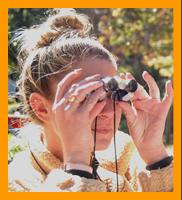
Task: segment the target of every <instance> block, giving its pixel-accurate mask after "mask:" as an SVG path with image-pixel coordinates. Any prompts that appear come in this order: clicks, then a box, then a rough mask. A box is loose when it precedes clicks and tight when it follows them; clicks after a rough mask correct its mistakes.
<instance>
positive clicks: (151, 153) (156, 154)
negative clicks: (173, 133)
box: [142, 146, 168, 165]
mask: <svg viewBox="0 0 182 200" xmlns="http://www.w3.org/2000/svg"><path fill="white" fill-rule="evenodd" d="M144 152H145V154H143V156H142V158H143V160H144V161H145V163H146V164H147V165H151V164H153V163H156V162H158V161H160V160H162V159H164V158H165V157H167V156H168V153H167V151H166V149H165V147H164V146H163V147H160V148H155V149H150V150H147V151H144Z"/></svg>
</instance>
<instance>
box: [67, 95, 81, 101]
mask: <svg viewBox="0 0 182 200" xmlns="http://www.w3.org/2000/svg"><path fill="white" fill-rule="evenodd" d="M67 101H68V102H69V103H73V102H79V103H80V101H79V100H78V97H77V95H74V94H72V95H70V97H69V98H68V100H67Z"/></svg>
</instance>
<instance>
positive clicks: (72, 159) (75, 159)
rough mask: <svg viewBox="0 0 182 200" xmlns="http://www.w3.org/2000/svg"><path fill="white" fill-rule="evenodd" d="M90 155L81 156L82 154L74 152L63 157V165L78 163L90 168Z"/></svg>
mask: <svg viewBox="0 0 182 200" xmlns="http://www.w3.org/2000/svg"><path fill="white" fill-rule="evenodd" d="M90 158H91V155H87V154H83V152H74V153H72V154H67V155H66V156H65V155H64V163H65V164H66V163H79V164H80V165H86V166H90Z"/></svg>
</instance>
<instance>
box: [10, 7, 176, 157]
mask: <svg viewBox="0 0 182 200" xmlns="http://www.w3.org/2000/svg"><path fill="white" fill-rule="evenodd" d="M76 10H77V11H78V12H80V13H85V14H86V15H88V16H89V18H90V21H91V22H92V24H93V25H94V33H95V35H96V36H97V37H98V39H99V41H100V42H101V43H102V44H103V45H104V46H105V47H106V48H107V49H108V50H109V51H111V52H112V54H113V55H114V56H115V57H116V59H117V63H118V67H119V72H131V73H133V75H134V76H135V78H136V80H137V81H138V82H140V83H141V84H142V85H143V86H144V87H145V88H146V90H148V88H147V86H146V85H145V82H144V81H143V79H142V72H143V71H144V70H147V71H148V72H149V73H151V74H152V76H153V77H154V78H155V80H156V82H157V84H158V86H159V88H160V91H161V98H162V97H163V96H164V92H165V82H166V81H167V80H168V79H171V80H172V78H173V10H172V9H157V8H152V9H149V8H142V9H139V8H138V9H133V8H132V9H121V8H113V9H111V8H109V9H100V8H98V9H97V8H94V9H92V8H91V9H76ZM49 12H50V9H9V26H8V33H9V34H8V38H9V51H8V56H9V67H8V72H9V79H8V80H9V81H8V94H9V100H8V105H9V106H8V111H9V117H8V121H9V146H10V147H9V156H10V160H11V158H12V157H13V156H14V155H15V154H16V153H17V152H19V151H21V150H23V149H24V145H22V144H19V143H18V142H15V140H14V139H13V138H16V140H17V138H18V137H17V135H18V130H19V128H20V127H21V126H22V125H23V121H22V120H21V121H19V119H24V118H26V116H24V113H23V112H22V109H21V101H20V99H19V97H18V95H17V92H18V91H17V88H16V80H17V79H18V77H19V74H20V69H19V67H18V65H17V60H16V56H17V44H16V42H11V39H12V37H13V35H14V33H15V31H16V30H17V29H20V28H28V27H30V26H32V25H35V24H39V23H41V22H43V21H44V19H45V18H46V16H48V15H49ZM120 129H121V130H122V131H124V132H128V129H127V125H126V120H125V119H124V117H122V120H121V123H120ZM15 136H16V137H15ZM164 142H165V144H166V145H167V146H169V149H170V151H172V150H171V148H172V147H171V145H172V143H173V107H171V110H170V112H169V114H168V117H167V121H166V127H165V133H164Z"/></svg>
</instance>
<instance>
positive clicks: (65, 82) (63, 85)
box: [54, 68, 83, 104]
mask: <svg viewBox="0 0 182 200" xmlns="http://www.w3.org/2000/svg"><path fill="white" fill-rule="evenodd" d="M82 71H83V69H81V68H80V69H76V70H74V71H72V72H70V73H69V74H67V75H66V76H65V77H64V78H63V79H62V80H61V81H60V82H59V83H58V85H57V91H56V95H55V100H54V104H56V103H58V102H59V100H60V99H61V98H62V97H63V95H64V94H65V92H66V90H67V88H68V86H69V85H71V83H72V82H73V81H75V80H77V79H78V78H79V77H80V75H81V73H82Z"/></svg>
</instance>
